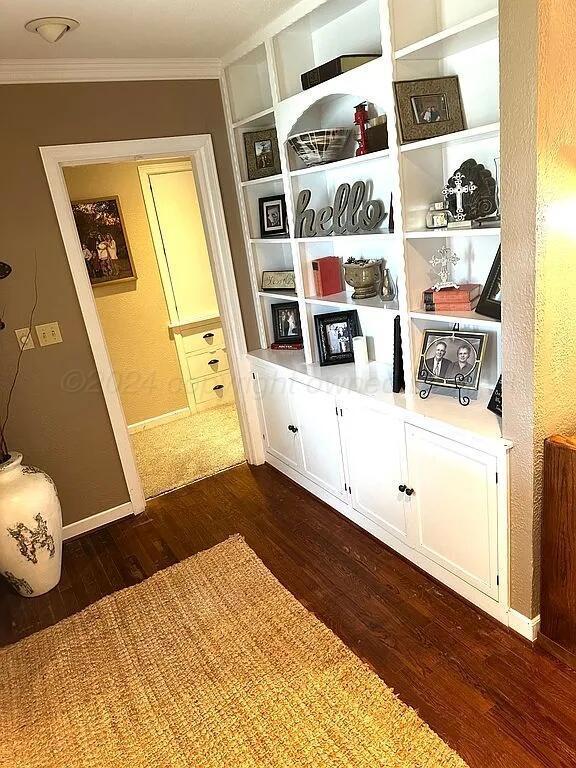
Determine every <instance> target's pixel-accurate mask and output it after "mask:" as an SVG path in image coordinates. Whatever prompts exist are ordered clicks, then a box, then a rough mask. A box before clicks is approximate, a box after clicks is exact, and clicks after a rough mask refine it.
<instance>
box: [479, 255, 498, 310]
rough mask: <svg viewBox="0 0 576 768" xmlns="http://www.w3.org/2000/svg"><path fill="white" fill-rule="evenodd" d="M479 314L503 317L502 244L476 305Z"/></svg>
mask: <svg viewBox="0 0 576 768" xmlns="http://www.w3.org/2000/svg"><path fill="white" fill-rule="evenodd" d="M476 312H477V313H478V314H479V315H486V316H487V317H491V318H493V319H494V320H501V319H502V255H501V246H498V253H497V254H496V258H495V259H494V263H493V264H492V268H491V269H490V274H489V275H488V280H486V285H485V286H484V289H483V291H482V293H481V294H480V299H479V301H478V304H477V306H476Z"/></svg>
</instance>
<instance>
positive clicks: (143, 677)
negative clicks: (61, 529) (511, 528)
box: [0, 536, 465, 768]
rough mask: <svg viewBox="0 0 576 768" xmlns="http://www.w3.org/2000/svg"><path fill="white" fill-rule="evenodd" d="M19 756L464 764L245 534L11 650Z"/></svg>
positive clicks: (6, 687)
mask: <svg viewBox="0 0 576 768" xmlns="http://www.w3.org/2000/svg"><path fill="white" fill-rule="evenodd" d="M0 740H1V743H0V765H1V766H6V767H7V768H8V766H9V767H10V768H76V767H77V766H82V767H83V768H84V766H86V767H87V768H88V767H89V768H116V767H118V768H140V767H145V768H180V766H199V767H201V768H252V766H254V767H255V766H258V768H261V767H263V766H265V767H267V766H270V768H284V767H286V768H288V767H289V766H290V768H292V767H293V766H298V768H301V767H308V766H309V767H310V768H322V767H323V766H330V767H332V766H346V768H374V766H386V768H465V764H464V763H463V761H462V760H461V759H460V758H459V757H458V756H457V755H456V754H455V753H454V752H452V751H451V750H450V749H449V748H448V747H447V746H446V744H444V742H442V741H441V739H440V738H439V737H438V736H436V734H434V733H433V732H432V731H431V730H430V729H429V728H428V726H427V725H426V724H425V723H423V722H422V721H421V720H420V718H419V717H418V716H417V715H416V713H415V712H414V711H413V710H411V709H409V708H408V707H406V706H405V705H404V704H402V702H400V701H399V700H398V699H397V698H395V696H394V694H393V693H392V691H391V690H390V689H389V688H387V687H386V686H385V685H384V683H382V682H381V681H380V679H379V678H378V677H377V676H376V675H375V674H374V673H373V672H372V671H371V670H370V669H369V668H368V667H367V666H366V665H365V664H363V663H362V662H361V661H360V660H359V659H358V658H357V657H356V656H355V655H354V654H353V653H352V652H351V651H350V650H348V649H347V648H346V646H344V645H343V644H342V643H341V642H340V640H339V639H338V638H337V637H336V636H335V635H334V634H332V632H331V631H330V630H329V629H327V627H325V626H324V625H323V624H322V623H321V622H319V621H318V620H317V619H316V618H315V617H314V616H313V615H311V614H310V613H308V611H306V610H305V609H304V608H303V607H302V606H301V605H300V603H298V601H297V600H295V598H294V597H292V595H291V594H290V593H289V592H287V591H286V590H285V589H284V588H283V587H282V586H281V585H280V584H279V583H278V582H277V581H276V579H275V578H274V576H273V575H272V574H271V573H270V572H269V571H268V570H267V569H266V567H265V566H264V564H263V563H262V562H261V561H260V560H259V559H258V558H257V556H256V555H255V554H254V552H252V550H251V549H250V548H249V547H248V546H247V545H246V544H245V543H244V541H243V540H242V539H241V538H240V537H239V536H235V537H233V538H231V539H228V540H227V541H225V542H223V543H222V544H219V545H218V546H216V547H214V548H213V549H210V550H208V551H207V552H202V553H200V554H198V555H196V556H195V557H192V558H190V559H188V560H185V561H184V562H182V563H179V564H178V565H175V566H173V567H171V568H168V569H167V570H165V571H162V572H160V573H157V574H156V575H154V576H152V577H151V578H150V579H148V580H147V581H145V582H143V583H142V584H139V585H137V586H134V587H130V588H129V589H125V590H123V591H121V592H118V593H116V594H114V595H111V596H110V597H107V598H104V599H103V600H100V601H99V602H98V603H95V604H94V605H92V606H90V607H89V608H87V609H86V610H85V611H83V612H82V613H79V614H77V615H76V616H72V617H71V618H69V619H66V620H65V621H62V622H60V623H59V624H57V625H56V626H54V627H51V628H49V629H46V630H44V631H42V632H39V633H38V634H36V635H34V636H32V637H30V638H27V639H25V640H22V641H21V642H19V643H17V644H16V645H13V646H10V647H8V648H6V649H3V650H1V651H0Z"/></svg>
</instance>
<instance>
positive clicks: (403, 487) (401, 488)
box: [398, 485, 406, 493]
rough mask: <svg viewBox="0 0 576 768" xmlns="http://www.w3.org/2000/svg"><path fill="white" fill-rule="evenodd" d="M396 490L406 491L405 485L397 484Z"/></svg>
mask: <svg viewBox="0 0 576 768" xmlns="http://www.w3.org/2000/svg"><path fill="white" fill-rule="evenodd" d="M398 490H399V491H400V493H405V492H406V486H405V485H399V486H398Z"/></svg>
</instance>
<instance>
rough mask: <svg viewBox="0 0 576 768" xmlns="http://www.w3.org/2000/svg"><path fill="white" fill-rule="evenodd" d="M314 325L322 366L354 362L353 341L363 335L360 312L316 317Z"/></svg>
mask: <svg viewBox="0 0 576 768" xmlns="http://www.w3.org/2000/svg"><path fill="white" fill-rule="evenodd" d="M314 324H315V326H316V340H317V342H318V352H319V355H320V365H338V364H339V363H353V362H354V350H353V349H352V339H353V338H354V336H360V335H361V331H360V323H359V321H358V312H356V310H355V309H354V310H352V311H351V312H330V313H328V314H326V315H315V317H314Z"/></svg>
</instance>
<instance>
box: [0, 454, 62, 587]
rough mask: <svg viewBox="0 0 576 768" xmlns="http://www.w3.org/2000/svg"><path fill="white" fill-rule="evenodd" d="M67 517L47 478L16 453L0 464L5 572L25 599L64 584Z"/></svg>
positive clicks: (0, 547) (0, 568) (0, 548)
mask: <svg viewBox="0 0 576 768" xmlns="http://www.w3.org/2000/svg"><path fill="white" fill-rule="evenodd" d="M61 568H62V513H61V511H60V501H59V500H58V494H57V492H56V487H55V485H54V483H53V482H52V480H51V479H50V478H49V477H48V475H47V474H45V473H44V472H42V471H41V470H39V469H36V468H35V467H26V466H22V454H20V453H11V454H10V459H9V460H8V461H5V462H4V463H2V464H0V573H1V574H2V575H3V576H4V578H5V579H7V580H8V581H9V582H10V584H11V585H12V586H13V587H14V589H15V590H16V591H17V592H19V594H21V595H22V596H23V597H37V596H38V595H43V594H44V593H45V592H49V591H50V590H51V589H53V588H54V587H55V586H56V584H58V582H59V581H60V571H61Z"/></svg>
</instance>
